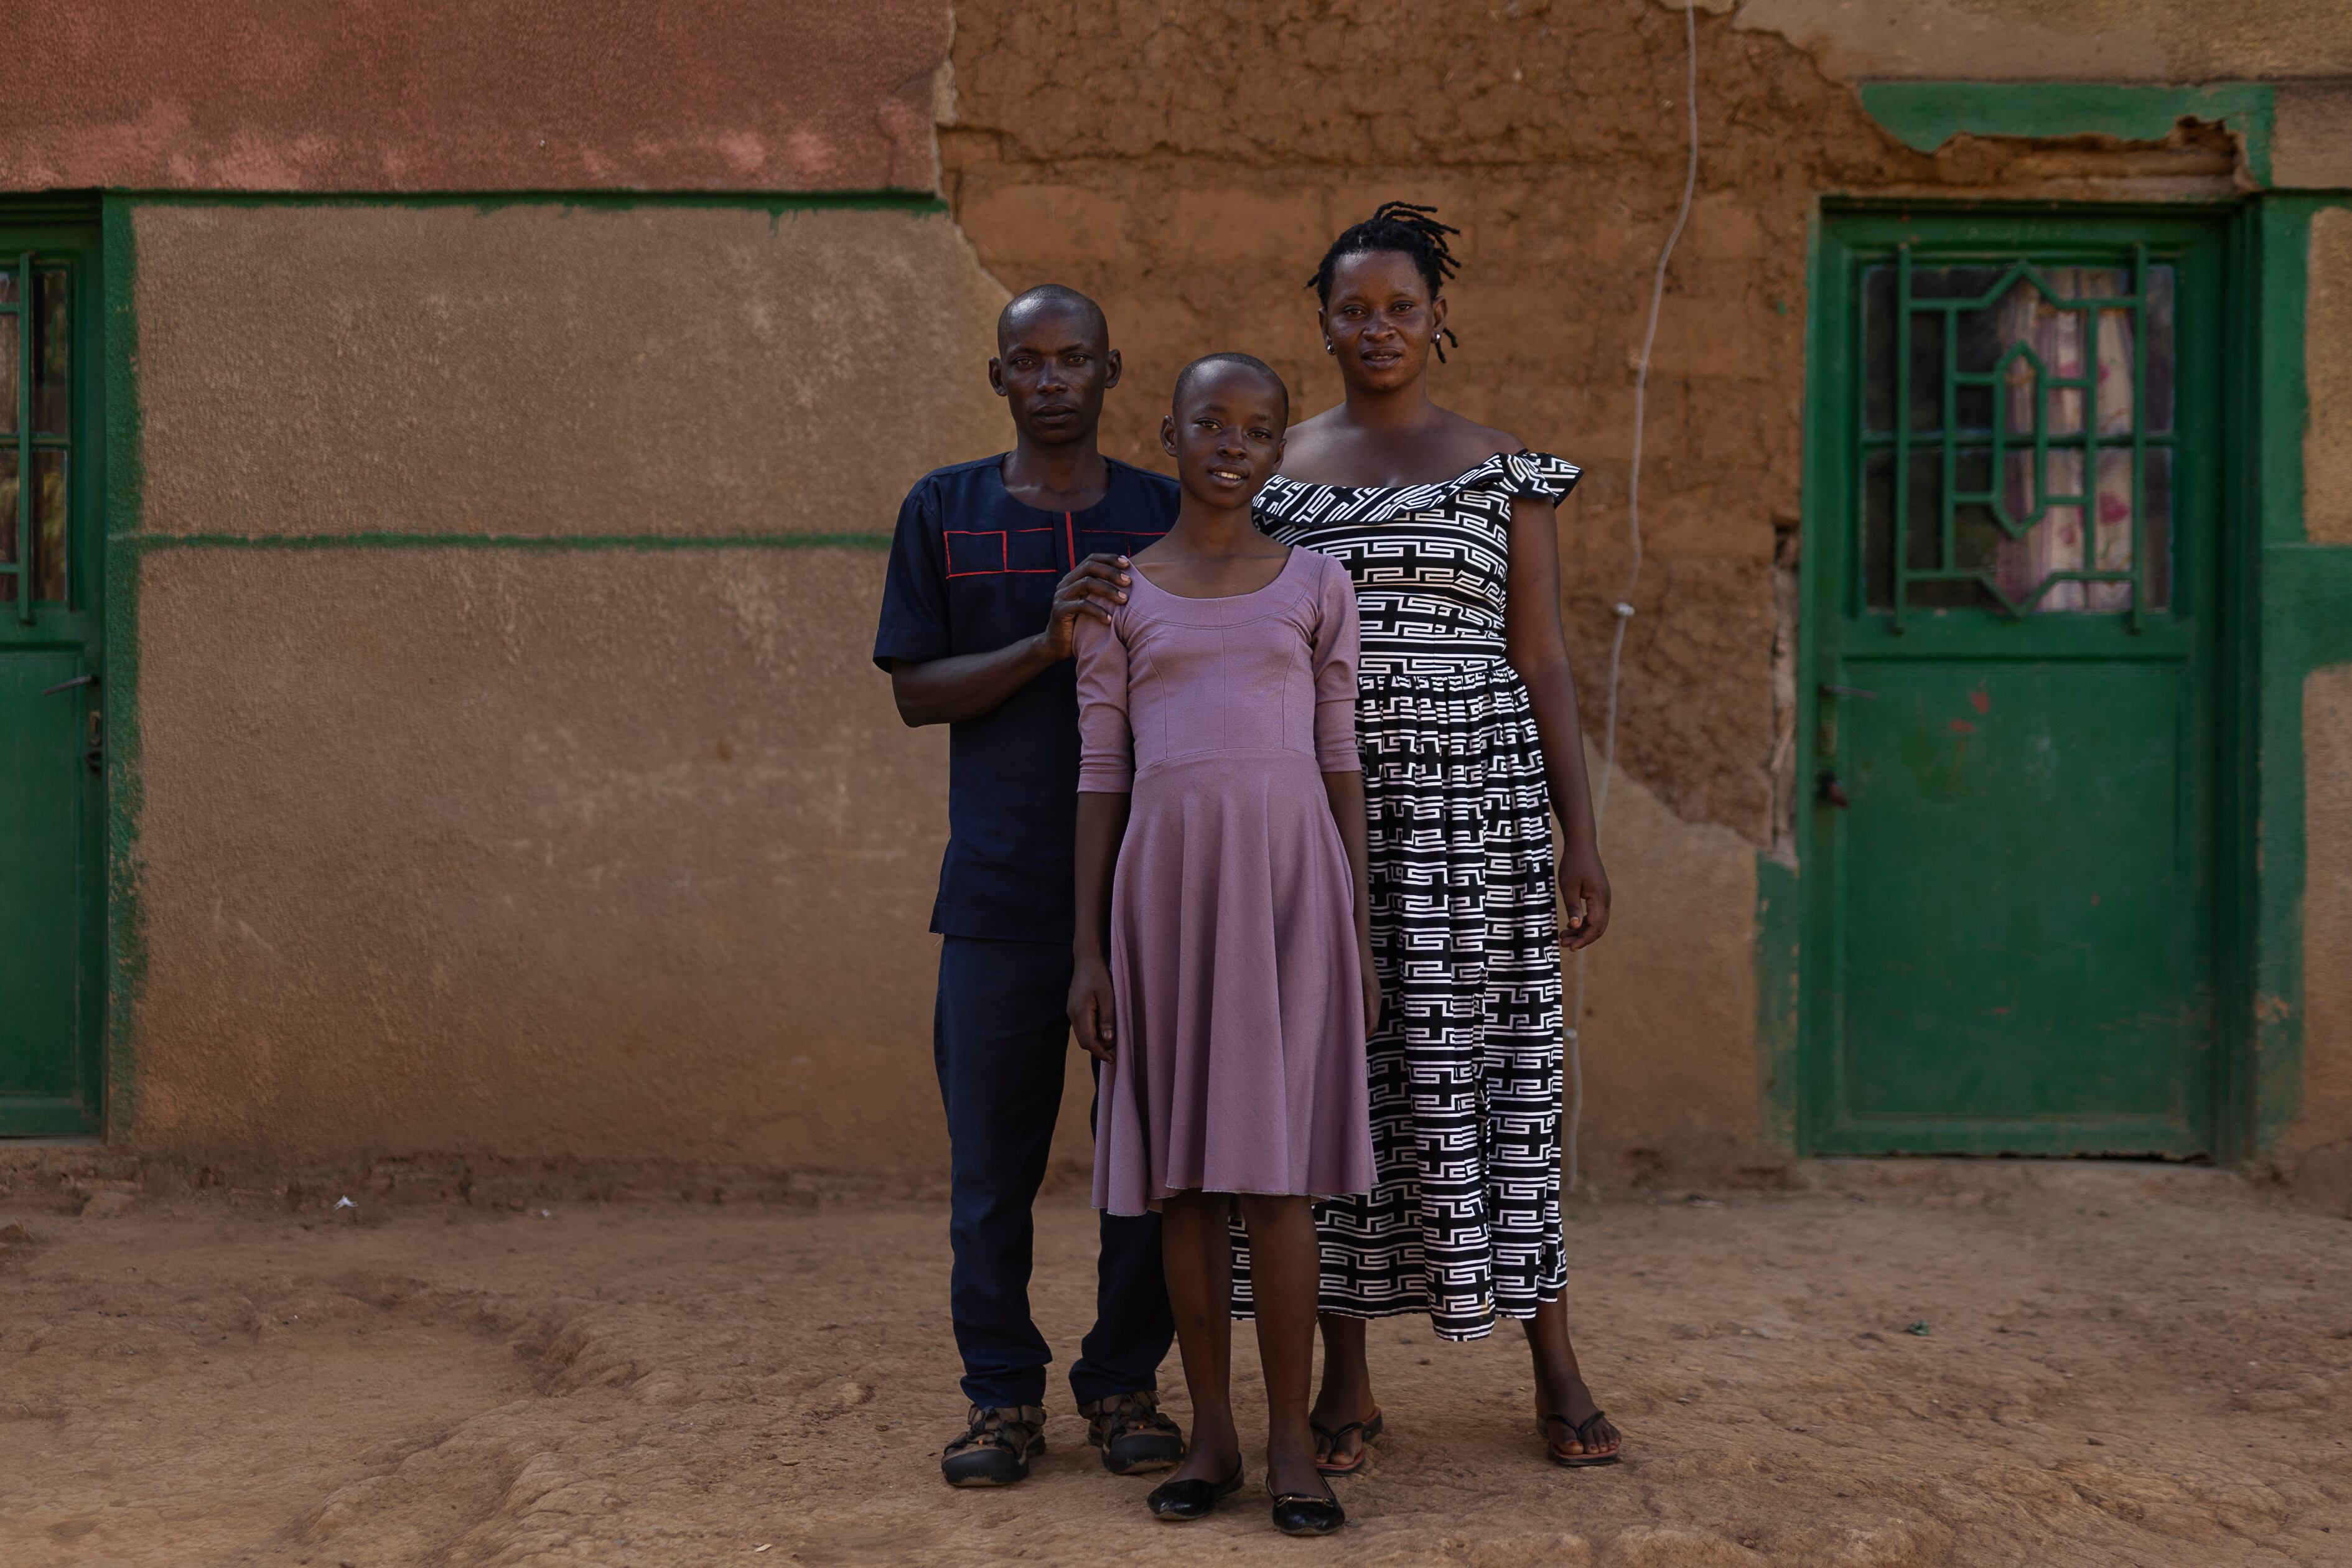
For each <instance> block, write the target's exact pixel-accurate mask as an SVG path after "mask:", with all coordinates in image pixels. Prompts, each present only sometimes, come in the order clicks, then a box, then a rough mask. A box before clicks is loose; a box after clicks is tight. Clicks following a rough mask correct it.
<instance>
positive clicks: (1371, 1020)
mask: <svg viewBox="0 0 2352 1568" xmlns="http://www.w3.org/2000/svg"><path fill="white" fill-rule="evenodd" d="M1358 954H1359V957H1360V961H1361V963H1362V964H1363V973H1364V1038H1366V1039H1368V1040H1369V1039H1370V1038H1371V1037H1372V1036H1373V1035H1375V1034H1376V1033H1378V1032H1379V1030H1380V1026H1381V976H1380V972H1379V971H1378V970H1376V969H1374V968H1373V967H1372V944H1371V943H1370V942H1365V943H1363V944H1362V945H1361V947H1360V949H1359V950H1358Z"/></svg>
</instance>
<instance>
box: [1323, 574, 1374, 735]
mask: <svg viewBox="0 0 2352 1568" xmlns="http://www.w3.org/2000/svg"><path fill="white" fill-rule="evenodd" d="M1318 559H1320V560H1321V561H1322V563H1323V591H1322V595H1321V598H1322V605H1321V608H1322V612H1323V613H1322V614H1321V615H1320V616H1318V617H1317V620H1316V626H1315V760H1316V763H1317V764H1318V766H1319V767H1321V768H1322V770H1323V771H1324V772H1325V773H1361V772H1362V771H1363V768H1364V764H1363V762H1362V760H1361V759H1360V757H1359V756H1358V755H1357V753H1356V667H1357V665H1358V664H1359V663H1360V662H1361V653H1362V650H1361V647H1360V629H1359V626H1358V623H1357V616H1356V584H1355V582H1354V580H1353V579H1352V578H1350V577H1349V575H1348V569H1347V568H1346V567H1344V566H1342V565H1340V564H1339V563H1338V562H1336V561H1334V560H1331V559H1330V558H1329V557H1328V556H1323V557H1318Z"/></svg>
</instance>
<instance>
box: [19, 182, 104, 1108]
mask: <svg viewBox="0 0 2352 1568" xmlns="http://www.w3.org/2000/svg"><path fill="white" fill-rule="evenodd" d="M0 230H5V234H6V236H7V242H6V243H5V244H0V250H5V252H6V253H7V254H6V256H5V258H0V259H5V260H6V261H8V262H10V263H12V264H13V263H15V262H16V260H17V258H18V257H19V256H20V255H21V254H23V253H26V252H30V253H32V254H34V255H36V256H51V257H53V256H58V255H62V256H64V257H66V258H69V260H70V263H71V271H72V276H73V279H74V282H73V300H72V329H71V331H72V336H71V338H70V340H69V341H70V342H71V353H72V359H71V372H70V374H71V380H70V381H69V383H68V399H69V405H70V413H69V416H68V432H67V436H66V447H67V451H68V456H67V458H66V459H65V464H66V484H67V491H68V506H67V519H68V524H67V527H68V533H67V538H68V562H69V573H68V578H69V584H70V585H69V589H68V598H69V600H70V601H71V604H70V607H67V606H47V607H45V606H39V605H30V606H26V607H23V608H20V607H19V606H18V605H17V604H16V600H15V597H14V595H15V587H14V585H13V583H12V585H11V588H10V595H11V597H10V602H9V603H8V605H6V606H5V612H6V624H5V633H0V649H10V648H13V649H18V650H22V651H24V652H27V653H39V652H48V653H50V654H53V655H54V654H56V653H58V652H60V651H63V650H67V649H73V650H78V651H79V655H80V658H79V670H78V671H77V673H78V674H81V675H87V676H89V677H92V678H94V679H95V681H96V685H95V686H94V687H93V688H92V689H91V690H92V691H94V693H95V697H94V699H93V698H92V697H89V696H86V695H85V694H84V693H83V692H82V691H73V692H69V693H64V694H60V695H58V698H57V700H60V701H63V700H73V699H79V700H82V701H83V703H84V705H85V706H86V707H87V708H88V709H89V710H91V711H93V712H94V713H95V714H97V715H98V716H99V718H98V722H99V723H100V724H101V725H102V724H103V723H104V721H105V719H104V716H105V714H106V712H107V709H108V703H107V696H108V688H107V686H106V684H105V677H106V675H107V667H106V647H107V642H108V637H107V635H106V634H107V629H108V610H109V593H108V589H109V586H110V582H109V574H108V570H107V568H108V565H109V561H108V552H107V549H106V535H107V532H108V528H107V522H108V518H109V511H108V506H109V501H110V497H109V495H108V492H107V465H106V451H107V445H108V442H107V437H108V434H109V425H110V410H111V405H110V381H111V379H112V374H111V373H112V370H113V364H112V361H111V358H110V354H109V352H108V349H109V344H108V328H109V326H110V321H111V318H112V317H113V316H114V315H115V313H116V312H115V310H114V309H113V304H114V300H115V294H116V281H117V280H116V278H115V276H114V274H113V273H112V272H110V269H109V268H108V265H107V235H106V233H105V226H104V225H103V224H102V222H101V216H100V202H99V201H98V200H97V199H95V198H90V197H81V198H75V197H57V196H44V197H34V198H28V199H25V200H20V201H11V202H0ZM26 308H27V309H28V310H29V301H26ZM17 320H18V321H19V322H20V326H19V332H20V334H22V333H25V332H26V331H28V330H29V326H30V316H29V314H26V315H22V316H19V317H18V318H17ZM21 342H22V339H21V337H20V343H21ZM26 352H27V353H29V349H27V350H26ZM30 396H31V392H30V388H29V387H28V386H27V387H21V388H20V391H19V397H20V399H23V400H25V403H26V409H25V411H24V412H23V413H22V415H21V417H24V418H27V419H29V417H30V413H29V399H30ZM28 480H29V475H26V476H20V481H19V482H20V492H19V493H20V495H21V494H22V493H23V489H22V488H21V487H22V486H23V485H25V484H26V482H27V481H28ZM21 553H22V552H21V551H20V554H21ZM60 668H64V667H63V666H61V667H60ZM75 729H76V731H77V734H78V737H79V730H80V727H79V725H76V726H75ZM103 744H104V742H103V734H102V731H101V732H100V746H101V748H103ZM101 757H102V752H101ZM58 761H59V763H60V764H61V765H72V764H73V763H76V762H77V761H78V758H77V757H76V756H75V755H74V754H73V753H72V752H67V753H66V754H64V755H62V756H60V758H59V759H58ZM81 834H82V846H81V853H82V858H83V880H84V896H85V900H86V902H85V903H84V904H83V905H82V907H81V908H79V909H78V910H77V911H76V919H77V921H78V922H79V926H80V930H79V931H78V932H77V933H76V942H75V946H76V948H77V951H78V954H79V963H78V969H79V973H78V976H77V979H78V982H79V995H78V996H77V998H76V1002H75V1006H74V1024H73V1033H74V1037H73V1038H72V1039H71V1040H70V1041H69V1042H67V1044H68V1048H69V1049H70V1051H71V1052H72V1063H73V1079H74V1082H75V1092H74V1094H73V1096H72V1097H71V1099H70V1100H48V1099H37V1100H17V1101H15V1102H13V1103H0V1137H10V1136H14V1137H58V1136H66V1137H89V1136H95V1135H99V1134H100V1133H102V1132H103V1131H105V1130H106V1128H107V1126H108V1123H109V1121H110V1117H109V1115H108V1105H107V1094H108V1089H109V1087H110V1085H109V1079H110V1074H109V1072H108V1070H107V1068H108V1062H107V1058H108V1056H109V1054H110V1051H109V1047H110V1012H111V1007H110V999H111V992H112V989H113V986H112V970H113V965H112V963H111V962H110V926H111V918H110V917H111V906H112V899H111V897H110V889H111V887H112V883H113V878H112V876H111V875H110V871H109V865H110V856H109V849H110V839H111V837H113V831H112V823H111V812H110V790H108V789H107V788H106V787H105V784H104V781H102V780H99V779H93V780H91V781H90V782H89V786H88V794H87V796H86V800H85V810H84V816H83V819H82V825H81Z"/></svg>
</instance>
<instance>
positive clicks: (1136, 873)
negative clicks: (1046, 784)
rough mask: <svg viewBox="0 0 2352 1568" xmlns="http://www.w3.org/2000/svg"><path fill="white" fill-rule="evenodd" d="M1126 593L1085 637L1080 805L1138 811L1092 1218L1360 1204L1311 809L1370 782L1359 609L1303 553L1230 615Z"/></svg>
mask: <svg viewBox="0 0 2352 1568" xmlns="http://www.w3.org/2000/svg"><path fill="white" fill-rule="evenodd" d="M1134 575H1135V584H1134V586H1133V587H1132V588H1131V589H1130V591H1129V595H1128V602H1127V603H1126V604H1125V605H1121V606H1120V607H1119V609H1118V613H1117V614H1116V615H1115V616H1113V617H1112V620H1111V624H1110V625H1109V626H1104V625H1103V624H1102V623H1101V622H1099V621H1097V620H1093V619H1090V618H1088V617H1086V616H1080V617H1079V620H1078V637H1077V663H1078V668H1077V677H1078V734H1079V741H1080V746H1081V752H1080V760H1079V763H1078V789H1079V792H1080V793H1081V794H1084V793H1087V792H1097V793H1105V794H1115V795H1120V794H1123V795H1131V796H1132V804H1131V805H1130V808H1129V816H1128V820H1127V837H1126V839H1125V841H1124V842H1123V843H1122V844H1121V845H1120V846H1119V852H1118V873H1117V877H1116V879H1115V880H1114V881H1113V883H1112V887H1111V910H1110V970H1111V989H1112V994H1113V997H1114V1000H1115V1003H1116V1005H1117V1009H1118V1039H1117V1040H1116V1042H1115V1045H1116V1047H1117V1052H1116V1054H1117V1057H1118V1060H1117V1061H1115V1062H1114V1063H1112V1064H1111V1066H1110V1067H1108V1068H1106V1069H1105V1070H1104V1072H1103V1075H1102V1083H1101V1089H1100V1091H1099V1092H1100V1099H1099V1100H1098V1102H1097V1131H1096V1137H1095V1184H1094V1202H1095V1206H1096V1207H1097V1208H1100V1209H1107V1210H1108V1211H1110V1212H1111V1213H1113V1214H1142V1213H1144V1212H1146V1211H1147V1210H1148V1209H1150V1207H1152V1206H1153V1205H1157V1204H1158V1203H1159V1201H1160V1199H1162V1198H1165V1197H1166V1196H1168V1194H1171V1193H1173V1192H1184V1191H1190V1190H1199V1191H1203V1192H1223V1193H1281V1194H1300V1195H1305V1196H1312V1197H1336V1196H1339V1195H1340V1194H1353V1193H1364V1192H1369V1191H1370V1190H1371V1186H1372V1183H1373V1179H1374V1170H1373V1164H1372V1141H1371V1110H1370V1093H1369V1090H1368V1089H1367V1087H1366V1079H1365V1069H1364V1002H1363V991H1362V984H1361V981H1360V967H1359V957H1358V952H1357V947H1356V923H1355V887H1354V882H1353V879H1352V878H1351V877H1350V875H1349V869H1348V855H1347V850H1346V848H1345V847H1344V846H1343V845H1342V844H1341V843H1340V840H1339V827H1338V826H1337V825H1336V824H1335V823H1333V822H1332V820H1331V809H1330V805H1329V802H1328V798H1327V796H1326V795H1325V794H1324V789H1323V774H1325V773H1353V772H1356V771H1358V769H1359V768H1360V766H1361V764H1360V763H1359V762H1358V761H1357V758H1356V662H1357V638H1356V595H1355V589H1354V586H1353V584H1351V583H1350V582H1349V577H1348V573H1347V570H1346V568H1344V567H1342V566H1341V565H1339V563H1337V562H1335V561H1333V560H1331V559H1330V558H1329V557H1328V556H1325V555H1318V554H1317V553H1315V552H1313V551H1311V550H1293V551H1292V552H1290V558H1289V559H1288V560H1287V561H1286V562H1284V563H1283V565H1282V570H1281V571H1280V572H1279V573H1277V574H1276V576H1275V579H1274V581H1273V582H1271V583H1269V584H1266V585H1265V587H1263V588H1260V589H1258V590H1257V591H1256V592H1255V593H1250V594H1238V595H1234V596H1232V597H1230V598H1223V599H1188V598H1184V597H1181V596H1180V595H1174V594H1171V593H1168V592H1167V591H1165V590H1164V589H1161V588H1160V587H1158V586H1157V585H1155V584H1153V583H1152V582H1151V580H1150V578H1149V577H1148V576H1146V575H1145V574H1143V573H1141V572H1137V573H1136V574H1134Z"/></svg>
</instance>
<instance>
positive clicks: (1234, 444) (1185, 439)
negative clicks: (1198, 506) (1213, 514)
mask: <svg viewBox="0 0 2352 1568" xmlns="http://www.w3.org/2000/svg"><path fill="white" fill-rule="evenodd" d="M1286 401H1287V400H1286V398H1285V397H1284V395H1283V391H1282V388H1281V387H1280V386H1279V385H1277V384H1275V383H1274V382H1272V381H1269V380H1268V379H1267V378H1266V377H1265V376H1264V375H1261V374H1258V373H1257V372H1256V371H1254V370H1252V369H1250V367H1249V366H1247V365H1244V364H1212V365H1206V366H1203V367H1202V369H1201V370H1199V371H1197V372H1195V373H1194V374H1193V376H1192V380H1190V381H1188V382H1186V383H1185V384H1184V388H1183V395H1181V396H1180V397H1179V398H1177V400H1176V406H1175V408H1174V409H1173V410H1171V412H1170V413H1169V415H1168V416H1167V417H1166V418H1165V419H1163V420H1162V421H1160V446H1161V447H1165V448H1166V449H1167V452H1168V455H1169V456H1170V457H1171V458H1175V459H1176V480H1177V482H1178V483H1179V484H1181V485H1182V486H1183V487H1184V493H1185V494H1186V495H1187V496H1189V497H1190V498H1192V500H1197V501H1200V502H1202V504H1204V505H1207V506H1210V507H1213V508H1215V509H1217V510H1221V511H1223V510H1231V509H1233V508H1235V507H1240V508H1247V507H1248V505H1249V503H1250V501H1251V500H1252V499H1253V498H1254V497H1255V496H1256V494H1257V492H1258V491H1259V490H1260V489H1264V488H1265V481H1266V480H1268V479H1272V478H1273V477H1274V471H1275V469H1276V468H1279V467H1281V466H1282V432H1283V426H1284V424H1285V422H1286V420H1287V419H1288V417H1289V410H1288V408H1287V407H1286Z"/></svg>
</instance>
